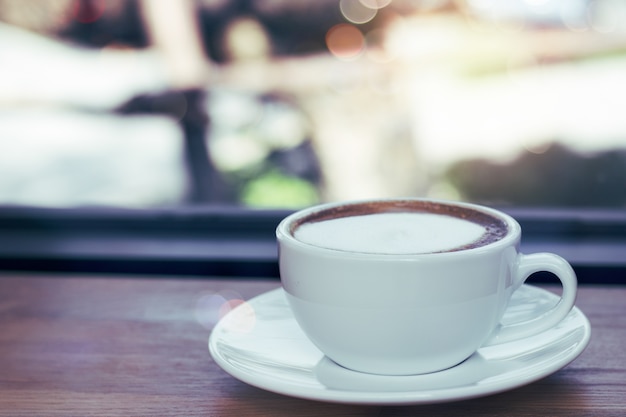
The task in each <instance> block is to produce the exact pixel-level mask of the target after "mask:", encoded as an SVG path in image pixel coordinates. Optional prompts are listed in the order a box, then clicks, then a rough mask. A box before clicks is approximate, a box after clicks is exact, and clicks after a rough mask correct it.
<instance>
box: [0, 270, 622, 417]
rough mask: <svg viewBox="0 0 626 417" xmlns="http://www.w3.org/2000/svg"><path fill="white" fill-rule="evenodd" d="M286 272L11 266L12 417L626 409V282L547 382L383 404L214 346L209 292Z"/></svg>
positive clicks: (5, 327)
mask: <svg viewBox="0 0 626 417" xmlns="http://www.w3.org/2000/svg"><path fill="white" fill-rule="evenodd" d="M277 286H279V283H278V282H277V281H275V280H252V279H251V280H240V279H238V280H233V279H196V280H192V279H182V278H181V279H176V277H169V278H158V277H144V278H142V277H119V276H61V275H57V276H42V275H28V274H21V275H20V274H10V273H3V274H0V415H2V416H112V415H124V416H156V415H177V416H222V415H223V416H229V415H232V416H238V417H239V416H249V415H255V416H256V415H261V416H263V415H267V416H281V415H285V416H293V415H306V416H316V415H327V416H330V415H333V416H334V415H337V416H410V415H418V414H419V415H428V416H440V415H441V416H448V415H463V416H472V415H498V416H500V415H508V416H521V415H523V416H547V415H567V416H579V415H580V416H582V415H585V416H591V415H593V416H603V415H611V416H617V415H626V287H623V286H612V287H608V286H585V287H582V288H580V292H579V298H578V301H577V305H578V306H579V307H580V309H581V310H582V311H583V312H584V313H585V314H586V315H587V316H588V317H589V319H590V321H591V325H592V339H591V343H590V345H589V347H588V348H587V349H586V351H585V352H584V353H583V354H582V355H581V356H580V357H579V358H578V359H576V360H575V361H574V362H573V363H571V364H570V365H568V366H567V367H565V368H564V369H562V370H561V371H559V372H557V373H556V374H553V375H552V376H549V377H547V378H545V379H543V380H540V381H538V382H536V383H533V384H530V385H527V386H524V387H521V388H518V389H515V390H512V391H508V392H505V393H501V394H496V395H492V396H488V397H483V398H478V399H473V400H466V401H458V402H453V403H447V404H437V405H421V406H402V407H399V406H398V407H378V406H353V405H341V404H330V403H324V402H317V401H309V400H302V399H297V398H291V397H286V396H283V395H279V394H274V393H270V392H266V391H264V390H261V389H258V388H255V387H252V386H249V385H247V384H245V383H243V382H240V381H238V380H237V379H235V378H233V377H231V376H230V375H228V374H227V373H226V372H224V371H222V370H221V369H220V368H219V367H218V366H217V365H216V364H215V363H214V362H213V360H212V359H211V357H210V355H209V352H208V350H207V340H208V337H209V333H210V326H211V319H210V318H207V317H205V316H203V315H202V314H198V312H199V311H198V309H197V306H198V305H199V303H198V300H201V299H203V297H206V296H207V295H209V294H211V293H216V292H219V291H225V290H230V291H234V292H236V293H237V294H239V295H241V296H242V297H243V298H244V299H249V298H251V297H253V296H255V295H257V294H260V293H263V292H265V291H268V290H270V289H273V288H275V287H277Z"/></svg>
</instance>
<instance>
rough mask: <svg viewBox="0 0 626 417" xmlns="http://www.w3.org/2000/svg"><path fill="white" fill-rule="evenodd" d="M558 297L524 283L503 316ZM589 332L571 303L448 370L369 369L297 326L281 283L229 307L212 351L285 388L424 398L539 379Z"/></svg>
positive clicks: (405, 400) (355, 400)
mask: <svg viewBox="0 0 626 417" xmlns="http://www.w3.org/2000/svg"><path fill="white" fill-rule="evenodd" d="M557 301H558V297H557V296H556V295H554V294H552V293H550V292H548V291H546V290H543V289H540V288H536V287H532V286H529V285H524V286H522V288H520V289H519V290H518V291H516V292H515V293H514V295H513V298H512V299H511V304H510V306H509V308H508V310H507V314H506V316H505V318H504V320H503V322H506V321H518V320H521V319H524V318H530V317H536V316H537V315H539V314H541V312H544V311H547V310H548V309H549V308H550V307H551V306H552V305H554V304H555V303H556V302H557ZM590 336H591V328H590V325H589V321H588V320H587V318H586V317H585V315H584V314H583V313H582V312H581V311H580V310H579V309H578V308H576V307H574V309H573V310H572V311H571V312H570V314H569V315H568V316H567V317H566V318H565V319H564V320H563V321H562V322H561V323H559V324H558V325H556V326H555V327H554V328H552V329H550V330H547V331H545V332H543V333H541V334H538V335H535V336H532V337H529V338H526V339H522V340H518V341H514V342H509V343H506V344H501V345H496V346H489V347H484V348H481V349H479V350H478V352H476V353H475V354H474V355H473V356H472V357H470V358H469V359H467V360H466V361H465V362H463V363H461V364H460V365H457V366H455V367H453V368H450V369H447V370H445V371H441V372H436V373H432V374H426V375H414V376H380V375H369V374H363V373H359V372H354V371H350V370H348V369H345V368H343V367H340V366H338V365H336V364H335V363H334V362H332V361H330V360H329V359H327V358H326V357H325V356H324V355H323V354H322V353H321V352H320V351H319V350H318V349H317V348H316V347H315V346H314V345H313V344H312V343H311V342H310V341H309V340H308V339H307V337H306V336H305V335H304V333H303V332H302V330H300V327H299V326H298V324H297V323H296V321H295V319H294V318H293V316H292V314H291V310H290V309H289V306H288V305H287V301H286V300H285V296H284V293H283V290H282V289H281V288H279V289H276V290H273V291H270V292H267V293H265V294H262V295H259V296H258V297H256V298H254V299H252V300H250V301H249V302H247V303H244V304H241V305H239V306H238V307H237V308H235V309H234V310H233V311H231V312H230V313H228V314H227V315H226V316H225V317H224V318H223V319H222V320H221V321H220V322H219V323H218V324H217V325H216V326H215V328H214V329H213V331H212V333H211V336H210V338H209V351H210V352H211V355H212V356H213V359H214V360H215V362H217V364H218V365H219V366H220V367H222V368H223V369H224V370H225V371H226V372H228V373H229V374H231V375H232V376H234V377H235V378H237V379H239V380H241V381H244V382H246V383H248V384H250V385H254V386H256V387H259V388H263V389H265V390H268V391H273V392H277V393H280V394H285V395H290V396H293V397H300V398H307V399H312V400H320V401H329V402H338V403H352V404H426V403H437V402H444V401H454V400H461V399H468V398H474V397H480V396H485V395H490V394H494V393H497V392H501V391H506V390H510V389H512V388H516V387H519V386H522V385H526V384H529V383H531V382H534V381H537V380H539V379H541V378H543V377H546V376H548V375H550V374H552V373H554V372H556V371H558V370H559V369H561V368H563V367H564V366H566V365H567V364H569V363H570V362H571V361H573V360H574V359H575V358H576V357H577V356H578V355H580V354H581V353H582V351H583V350H584V349H585V347H586V346H587V344H588V343H589V338H590Z"/></svg>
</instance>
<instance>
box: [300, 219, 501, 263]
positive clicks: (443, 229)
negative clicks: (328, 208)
mask: <svg viewBox="0 0 626 417" xmlns="http://www.w3.org/2000/svg"><path fill="white" fill-rule="evenodd" d="M486 234H488V229H487V228H485V227H484V226H482V225H480V224H478V223H474V222H472V221H468V220H464V219H462V218H458V217H452V216H448V215H445V214H434V213H422V212H399V213H398V212H393V213H375V214H363V215H356V216H348V217H337V218H332V219H327V220H321V221H312V222H307V223H303V224H301V225H300V226H299V227H298V228H297V229H296V230H295V232H294V236H295V238H296V239H297V240H299V241H301V242H304V243H308V244H310V245H315V246H320V247H324V248H329V249H335V250H341V251H349V252H362V253H381V254H423V253H436V252H451V251H456V250H459V249H461V248H468V247H472V246H482V245H484V244H486V243H489V242H490V239H485V235H486ZM493 240H497V238H496V239H491V241H493Z"/></svg>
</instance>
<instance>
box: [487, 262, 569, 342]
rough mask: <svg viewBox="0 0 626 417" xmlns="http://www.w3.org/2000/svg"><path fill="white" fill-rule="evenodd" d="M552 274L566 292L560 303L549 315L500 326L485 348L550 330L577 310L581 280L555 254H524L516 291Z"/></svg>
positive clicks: (517, 275)
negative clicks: (538, 275)
mask: <svg viewBox="0 0 626 417" xmlns="http://www.w3.org/2000/svg"><path fill="white" fill-rule="evenodd" d="M542 271H546V272H552V273H553V274H554V275H556V276H557V278H558V279H559V280H560V281H561V285H562V286H563V291H562V294H561V299H560V300H559V302H558V303H557V304H556V305H555V306H554V307H553V308H552V309H550V310H548V311H547V312H545V313H543V314H541V315H539V316H537V317H534V318H532V319H530V320H526V321H522V322H519V323H512V324H507V325H502V324H501V325H499V326H498V327H497V328H496V330H494V333H493V334H492V336H491V337H490V338H489V339H488V340H487V343H485V344H484V345H483V346H489V345H497V344H500V343H506V342H509V341H512V340H517V339H523V338H525V337H529V336H532V335H535V334H538V333H541V332H543V331H544V330H548V329H550V328H552V327H554V326H556V324H557V323H559V322H560V321H561V320H563V319H564V318H565V317H566V316H567V315H568V314H569V312H570V311H571V310H572V308H573V307H574V303H575V302H576V291H577V287H578V281H577V279H576V273H575V272H574V270H573V269H572V266H571V265H570V264H569V263H568V262H567V261H566V260H565V259H563V258H562V257H560V256H558V255H555V254H553V253H534V254H531V255H524V254H520V255H519V258H518V266H517V273H516V277H515V282H516V285H517V286H516V290H517V288H519V287H521V285H522V284H523V283H524V282H525V281H526V280H527V279H528V277H529V276H530V275H531V274H533V273H535V272H542Z"/></svg>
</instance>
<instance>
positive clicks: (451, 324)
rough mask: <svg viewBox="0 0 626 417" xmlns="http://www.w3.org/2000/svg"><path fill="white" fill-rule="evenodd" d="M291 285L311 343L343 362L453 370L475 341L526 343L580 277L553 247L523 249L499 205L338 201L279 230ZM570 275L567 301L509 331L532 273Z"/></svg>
mask: <svg viewBox="0 0 626 417" xmlns="http://www.w3.org/2000/svg"><path fill="white" fill-rule="evenodd" d="M276 233H277V240H278V244H279V266H280V276H281V281H282V284H283V288H284V290H285V293H286V297H287V299H288V302H289V305H290V307H291V309H292V311H293V314H294V317H295V318H296V320H297V322H298V323H299V325H300V326H301V328H302V330H303V331H304V332H305V334H306V335H307V336H308V337H309V339H310V340H311V341H312V342H313V343H314V344H315V345H316V346H317V347H318V348H319V349H320V350H321V351H322V352H323V353H324V354H325V355H326V356H327V357H328V358H330V359H332V360H333V361H335V362H336V363H337V364H339V365H341V366H344V367H346V368H349V369H352V370H355V371H360V372H366V373H374V374H384V375H412V374H422V373H429V372H435V371H440V370H443V369H446V368H450V367H452V366H455V365H457V364H459V363H461V362H462V361H464V360H465V359H467V358H468V357H469V356H471V355H472V354H473V353H474V352H475V351H476V350H477V349H478V348H480V347H481V346H485V345H488V344H498V343H504V342H508V341H512V340H516V339H522V338H525V337H529V336H531V335H534V334H537V333H540V332H542V331H545V330H547V329H549V328H551V327H553V326H555V325H556V324H557V323H558V322H559V321H561V320H562V319H563V318H565V316H566V315H567V314H568V313H569V312H570V310H571V309H572V307H573V306H574V302H575V299H576V290H577V280H576V275H575V273H574V271H573V269H572V267H571V266H570V265H569V264H568V263H567V261H565V260H564V259H563V258H561V257H559V256H558V255H555V254H551V253H537V254H531V255H525V254H522V253H520V251H519V243H520V237H521V228H520V225H519V224H518V223H517V222H516V221H515V220H514V219H513V218H512V217H510V216H508V215H507V214H505V213H502V212H500V211H497V210H494V209H491V208H487V207H482V206H478V205H473V204H467V203H459V202H446V201H436V200H423V199H395V200H369V201H356V202H345V203H331V204H325V205H320V206H315V207H311V208H308V209H304V210H301V211H299V212H296V213H294V214H292V215H290V216H288V217H286V218H285V219H284V220H283V221H282V222H281V223H280V224H279V225H278V227H277V231H276ZM539 271H548V272H552V273H554V274H555V275H556V276H557V277H558V279H559V280H560V281H561V283H562V286H563V290H562V295H561V299H560V301H559V303H558V304H557V305H556V306H555V307H553V308H552V309H551V310H549V311H548V312H547V313H544V314H542V315H540V316H538V317H535V318H533V319H532V320H529V321H525V322H522V323H515V324H508V325H506V326H503V325H501V324H500V320H501V319H502V316H503V314H504V311H505V310H506V307H507V303H508V301H509V300H510V298H511V295H512V294H513V292H514V291H515V290H516V289H517V288H519V287H520V286H521V285H522V284H523V283H524V281H525V280H526V279H527V278H528V277H529V276H530V275H531V274H533V273H535V272H539Z"/></svg>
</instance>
